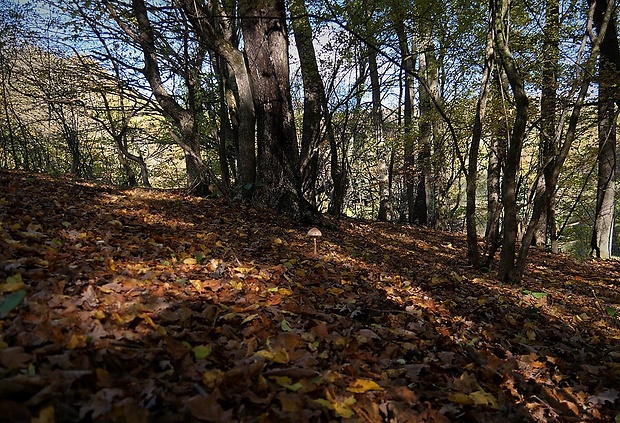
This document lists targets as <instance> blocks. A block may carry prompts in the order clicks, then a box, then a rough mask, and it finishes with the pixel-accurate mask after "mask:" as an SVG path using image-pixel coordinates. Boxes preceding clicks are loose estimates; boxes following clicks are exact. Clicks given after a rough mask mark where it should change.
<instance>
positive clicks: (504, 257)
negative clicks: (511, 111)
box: [494, 0, 529, 281]
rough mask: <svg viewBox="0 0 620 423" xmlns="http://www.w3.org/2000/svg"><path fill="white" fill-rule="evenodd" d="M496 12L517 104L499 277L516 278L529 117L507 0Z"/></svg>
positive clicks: (501, 54) (502, 57) (498, 39)
mask: <svg viewBox="0 0 620 423" xmlns="http://www.w3.org/2000/svg"><path fill="white" fill-rule="evenodd" d="M494 6H495V8H494V13H495V19H494V22H495V47H496V52H497V55H498V59H499V63H500V64H501V67H502V69H503V70H504V72H506V77H507V78H508V82H509V83H510V87H511V89H512V93H513V95H514V99H515V104H516V115H515V120H514V123H513V127H512V134H511V137H510V142H509V145H508V150H507V154H506V163H505V166H504V178H503V180H502V198H503V203H504V225H503V233H504V240H503V242H502V252H501V256H500V262H499V270H498V278H499V279H500V280H503V281H511V280H515V279H517V278H518V275H515V271H516V268H515V254H516V243H517V223H518V222H517V172H518V170H519V166H520V164H521V150H522V149H523V141H524V139H525V129H526V124H527V117H528V105H529V100H528V98H527V93H526V92H525V87H524V85H523V77H522V76H521V75H520V74H519V71H518V69H517V65H516V63H515V61H514V58H513V56H512V53H511V51H510V48H509V46H508V41H507V28H506V27H505V26H504V19H505V18H506V17H507V15H508V13H509V9H510V2H509V0H496V1H495V3H494Z"/></svg>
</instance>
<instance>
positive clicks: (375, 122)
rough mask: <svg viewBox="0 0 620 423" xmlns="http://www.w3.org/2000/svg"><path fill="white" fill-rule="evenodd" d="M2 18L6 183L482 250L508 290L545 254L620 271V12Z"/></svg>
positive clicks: (95, 12)
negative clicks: (218, 206) (358, 224)
mask: <svg viewBox="0 0 620 423" xmlns="http://www.w3.org/2000/svg"><path fill="white" fill-rule="evenodd" d="M0 13H1V15H0V69H1V70H0V88H1V90H2V96H1V98H2V107H1V110H0V144H1V148H0V167H2V168H7V169H23V170H26V171H36V172H46V173H51V174H53V175H62V174H67V173H68V174H71V175H73V176H75V177H77V178H81V179H84V180H93V181H101V182H105V183H111V184H114V185H118V186H127V187H131V186H138V185H142V186H146V187H150V186H153V187H159V188H179V187H184V188H185V189H187V190H189V191H190V192H192V193H194V194H198V195H210V196H221V197H225V198H226V199H228V200H230V201H248V202H251V203H253V204H254V205H256V206H259V207H267V208H271V209H275V210H277V211H279V212H282V213H285V214H288V215H290V216H292V217H293V218H295V219H298V220H300V221H302V222H317V220H318V214H317V212H323V213H330V214H333V215H337V216H338V215H347V216H352V217H357V218H363V219H376V220H380V221H394V222H407V223H411V224H418V225H422V226H427V227H430V228H435V229H440V230H449V231H464V232H467V236H468V259H469V262H470V264H472V265H474V266H476V267H487V268H490V267H491V266H492V263H493V259H494V257H495V255H496V253H497V252H498V251H499V252H500V260H499V265H498V269H497V271H498V276H499V278H500V279H502V280H510V281H518V280H519V279H520V278H521V277H522V275H523V272H524V269H525V263H526V261H527V256H528V249H529V247H530V246H531V245H535V246H538V247H540V248H544V249H548V250H551V251H553V252H557V251H560V250H562V251H565V252H571V253H574V254H576V255H579V256H587V255H590V254H593V255H595V256H597V257H601V258H610V257H612V255H614V254H617V245H618V242H617V236H616V235H615V234H614V225H615V219H614V217H615V213H616V211H615V210H616V208H615V202H616V195H615V171H616V168H617V160H616V121H617V113H618V112H617V107H616V106H617V104H616V103H617V98H618V97H617V80H618V78H617V72H618V67H619V66H620V48H619V47H618V40H617V38H618V37H617V31H616V19H615V14H616V9H615V3H614V2H607V1H599V2H593V1H590V2H577V1H559V0H534V1H512V2H511V1H510V0H492V1H490V2H488V3H487V2H473V3H472V2H462V1H459V0H456V1H450V2H438V1H435V0H416V1H405V2H403V1H386V2H381V3H380V4H379V3H378V2H372V1H348V2H340V1H332V0H321V1H305V2H304V1H301V0H289V1H286V2H284V1H278V0H269V1H261V2H255V1H244V0H241V1H232V0H223V1H198V0H196V1H193V0H177V1H173V2H160V1H152V2H149V1H145V0H132V1H130V2H126V1H119V2H109V1H89V0H85V1H80V0H72V1H66V2H65V1H63V2H60V1H42V2H12V1H8V0H2V1H0ZM482 235H483V236H484V243H483V244H480V243H479V236H482ZM517 241H522V242H521V243H520V244H518V243H517Z"/></svg>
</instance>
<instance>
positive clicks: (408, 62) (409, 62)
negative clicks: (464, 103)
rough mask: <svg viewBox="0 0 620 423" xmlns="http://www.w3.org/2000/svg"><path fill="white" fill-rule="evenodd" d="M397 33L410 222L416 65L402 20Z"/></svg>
mask: <svg viewBox="0 0 620 423" xmlns="http://www.w3.org/2000/svg"><path fill="white" fill-rule="evenodd" d="M395 26H396V33H397V35H398V44H399V46H400V54H401V57H402V63H401V66H402V67H403V69H404V71H405V77H404V86H403V103H404V104H403V124H404V130H403V132H404V138H405V142H404V155H405V158H404V165H405V171H404V177H405V198H406V201H407V214H408V217H407V218H408V220H409V223H414V222H413V217H414V205H415V183H414V182H415V180H414V168H415V155H414V152H413V147H414V137H413V98H414V96H415V93H414V78H413V73H414V70H415V69H414V67H415V58H414V57H413V56H412V55H411V51H410V48H409V41H408V40H407V35H406V33H405V25H404V24H403V22H402V21H401V20H396V21H395Z"/></svg>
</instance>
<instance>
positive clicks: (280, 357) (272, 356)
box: [256, 349, 290, 364]
mask: <svg viewBox="0 0 620 423" xmlns="http://www.w3.org/2000/svg"><path fill="white" fill-rule="evenodd" d="M256 355H258V356H259V357H263V358H264V359H266V360H269V361H273V362H274V363H280V364H287V363H288V362H289V360H290V358H289V356H288V353H287V352H286V350H283V349H281V350H277V351H268V350H260V351H256Z"/></svg>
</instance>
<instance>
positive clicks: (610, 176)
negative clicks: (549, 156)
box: [592, 0, 620, 258]
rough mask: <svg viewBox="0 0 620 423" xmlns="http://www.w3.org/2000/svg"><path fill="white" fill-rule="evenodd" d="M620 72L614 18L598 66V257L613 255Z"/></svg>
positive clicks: (600, 12)
mask: <svg viewBox="0 0 620 423" xmlns="http://www.w3.org/2000/svg"><path fill="white" fill-rule="evenodd" d="M606 6H607V1H603V0H599V1H597V2H596V9H595V11H594V25H595V27H596V29H597V31H598V32H599V33H600V28H601V24H602V22H603V16H604V12H605V9H606ZM619 72H620V47H619V46H618V34H617V32H616V23H615V20H614V19H613V17H612V18H611V21H610V22H609V26H608V29H607V33H606V34H605V37H604V38H603V40H602V42H601V57H600V63H599V69H598V79H599V96H598V145H599V154H598V181H597V187H596V188H597V190H596V212H595V217H594V229H593V234H592V252H593V255H595V256H596V257H598V258H610V257H611V254H612V245H613V232H614V214H615V194H616V189H615V182H616V174H615V169H616V119H617V114H616V110H615V102H616V101H617V100H618V97H617V94H618V86H617V78H618V75H619Z"/></svg>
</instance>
